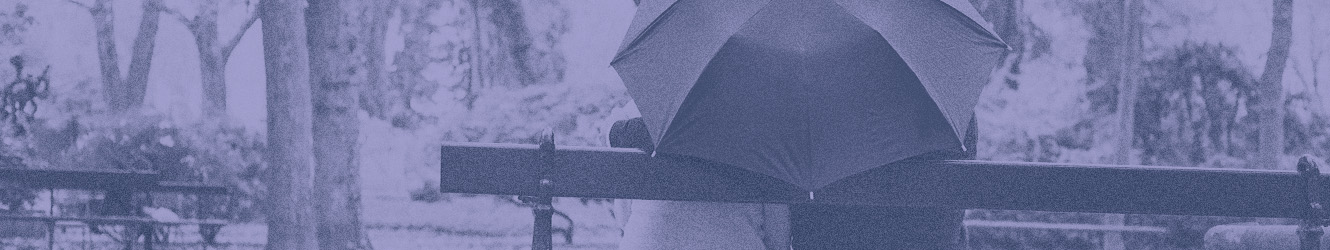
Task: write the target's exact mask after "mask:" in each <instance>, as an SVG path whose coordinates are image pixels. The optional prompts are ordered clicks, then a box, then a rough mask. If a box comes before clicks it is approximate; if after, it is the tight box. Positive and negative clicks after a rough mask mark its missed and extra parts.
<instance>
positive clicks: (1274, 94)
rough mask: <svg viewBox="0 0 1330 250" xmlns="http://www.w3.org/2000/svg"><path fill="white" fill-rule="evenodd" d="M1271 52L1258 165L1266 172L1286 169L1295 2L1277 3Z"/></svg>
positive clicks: (1263, 81)
mask: <svg viewBox="0 0 1330 250" xmlns="http://www.w3.org/2000/svg"><path fill="white" fill-rule="evenodd" d="M1273 16H1274V17H1273V18H1271V19H1272V25H1273V29H1272V31H1271V32H1270V50H1269V51H1268V52H1266V59H1265V60H1266V61H1265V70H1264V71H1262V72H1261V87H1260V89H1259V91H1260V100H1261V103H1260V106H1261V109H1260V110H1261V112H1259V113H1258V114H1260V118H1261V143H1260V145H1261V146H1260V152H1259V153H1258V154H1257V157H1256V161H1255V164H1256V165H1257V166H1262V168H1266V169H1283V166H1282V164H1280V163H1281V162H1280V156H1281V155H1283V154H1284V86H1283V83H1282V81H1283V78H1284V68H1285V67H1284V66H1285V64H1287V63H1288V49H1289V45H1290V44H1291V43H1292V42H1293V0H1274V15H1273Z"/></svg>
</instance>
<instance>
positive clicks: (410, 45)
mask: <svg viewBox="0 0 1330 250" xmlns="http://www.w3.org/2000/svg"><path fill="white" fill-rule="evenodd" d="M400 7H401V16H402V24H401V28H399V29H400V32H401V33H402V50H401V51H398V52H397V53H396V54H394V55H393V66H396V69H395V70H394V71H393V72H392V73H389V74H388V75H387V77H388V82H385V86H387V87H386V88H385V89H383V90H382V91H381V92H379V93H378V95H379V96H380V98H378V100H380V102H382V103H383V104H384V105H385V106H383V107H386V109H384V111H385V113H384V116H390V119H392V124H393V127H398V128H410V127H414V126H415V125H416V123H417V122H419V120H418V116H417V115H416V114H415V111H414V110H412V109H411V99H412V98H413V97H416V96H420V95H422V94H426V95H428V94H433V93H432V92H433V91H432V90H434V89H435V88H437V86H438V83H435V82H432V81H430V80H428V79H426V78H425V76H424V72H425V69H426V68H427V67H428V66H429V63H430V61H431V60H434V58H432V57H431V55H430V51H431V43H430V39H429V38H430V35H431V34H432V33H433V32H436V30H437V29H438V28H439V27H438V26H436V25H434V24H433V23H431V19H430V18H431V17H433V16H434V13H435V12H437V11H438V9H439V8H440V7H441V4H439V3H438V2H435V1H428V0H403V1H402V2H401V6H400ZM473 58H474V56H473Z"/></svg>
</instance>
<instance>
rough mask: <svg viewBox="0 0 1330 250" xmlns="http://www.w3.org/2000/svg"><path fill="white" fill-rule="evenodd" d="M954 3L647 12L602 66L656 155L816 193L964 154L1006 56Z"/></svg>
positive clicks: (666, 3)
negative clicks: (912, 160) (633, 107)
mask: <svg viewBox="0 0 1330 250" xmlns="http://www.w3.org/2000/svg"><path fill="white" fill-rule="evenodd" d="M985 23H986V22H984V21H983V20H982V19H981V18H979V16H978V14H977V13H976V12H975V11H974V9H973V7H971V6H970V5H969V4H968V3H967V2H964V0H729V1H712V0H661V1H645V2H644V3H642V5H641V6H640V7H639V9H638V12H637V16H636V17H635V19H634V20H633V23H632V24H631V25H630V26H629V33H628V36H627V38H625V41H624V45H623V46H622V47H621V48H620V51H619V54H618V55H617V56H616V57H615V59H614V60H613V62H612V63H611V64H612V65H613V66H614V68H615V69H616V70H617V71H618V73H619V75H620V77H622V78H623V80H624V84H625V85H626V86H627V87H628V91H629V94H630V95H632V97H633V99H634V100H635V101H636V102H637V105H638V108H639V109H640V111H641V113H642V117H643V119H644V120H645V122H646V124H647V128H648V131H649V132H650V133H651V138H652V141H653V142H655V144H656V145H657V146H656V152H658V153H666V154H676V155H684V156H692V157H697V158H702V159H706V160H711V161H716V162H720V163H724V164H728V165H731V166H736V167H740V168H743V169H747V170H750V171H753V172H757V173H761V174H765V175H769V176H772V177H775V178H778V179H781V180H784V181H787V182H789V183H791V184H793V185H795V186H797V187H799V188H802V189H804V190H808V191H814V190H817V189H819V188H821V187H824V186H826V185H828V184H831V183H832V182H835V181H836V180H839V179H842V178H844V177H847V176H850V175H854V174H857V173H860V172H863V171H866V170H868V169H872V168H875V167H878V166H882V165H884V164H887V163H891V162H894V161H898V160H901V159H904V158H908V157H911V156H915V155H919V154H922V153H927V152H930V151H936V150H944V149H960V148H961V142H960V138H963V135H964V134H965V132H966V129H968V127H967V126H965V125H967V123H968V122H969V120H970V118H971V117H970V116H971V115H972V111H973V108H974V105H975V103H976V102H977V99H978V97H979V92H980V90H981V89H982V87H983V85H984V84H986V83H987V82H988V78H989V74H990V73H991V71H992V69H993V68H994V67H995V66H996V65H997V63H998V58H999V57H1000V56H1001V55H1002V53H1004V52H1005V49H1006V46H1005V45H1004V44H1003V43H1002V41H1001V40H999V39H998V38H997V37H996V36H995V35H993V33H992V32H990V30H991V29H990V28H988V27H987V26H985V25H984V24H985Z"/></svg>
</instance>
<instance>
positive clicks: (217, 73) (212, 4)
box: [168, 0, 259, 117]
mask: <svg viewBox="0 0 1330 250" xmlns="http://www.w3.org/2000/svg"><path fill="white" fill-rule="evenodd" d="M219 8H221V3H219V2H218V0H206V1H204V2H203V3H201V4H200V5H199V9H198V13H197V14H196V15H195V16H194V17H193V18H190V17H186V16H185V15H183V14H180V12H176V11H170V10H168V11H170V12H171V13H172V14H175V16H176V19H178V20H179V21H180V23H183V24H185V27H186V28H189V32H190V33H191V34H192V35H194V44H195V47H196V48H197V49H198V52H199V75H200V77H201V80H202V83H203V114H204V115H205V116H208V117H220V116H225V115H226V63H227V61H228V60H229V59H230V58H231V51H233V50H235V48H236V45H237V44H240V39H241V38H243V37H244V36H245V32H246V31H248V30H249V27H250V26H253V25H254V23H255V22H257V21H258V18H259V15H258V13H250V14H249V16H248V17H246V18H245V21H244V23H242V24H241V25H240V30H237V31H236V32H235V33H234V34H232V35H230V36H228V38H227V40H225V41H222V40H220V39H221V35H220V32H219V31H218V29H217V12H218V9H219Z"/></svg>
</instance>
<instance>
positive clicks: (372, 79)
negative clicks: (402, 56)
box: [360, 0, 402, 120]
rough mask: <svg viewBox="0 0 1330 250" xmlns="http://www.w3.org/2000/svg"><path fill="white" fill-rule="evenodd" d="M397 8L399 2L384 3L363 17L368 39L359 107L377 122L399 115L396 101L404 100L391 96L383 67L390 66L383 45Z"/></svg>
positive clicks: (366, 39)
mask: <svg viewBox="0 0 1330 250" xmlns="http://www.w3.org/2000/svg"><path fill="white" fill-rule="evenodd" d="M396 6H397V1H396V0H390V1H384V2H383V3H382V4H375V5H372V6H369V7H368V8H369V10H368V11H369V15H368V17H365V18H362V20H361V21H362V23H361V25H362V26H363V27H364V28H363V29H361V36H363V37H365V41H364V44H365V77H366V79H365V85H363V86H361V88H360V108H361V109H364V110H365V112H366V113H369V116H370V117H374V118H377V119H384V120H386V119H388V117H390V116H392V114H393V113H396V112H395V111H394V110H395V109H400V108H395V107H394V106H399V105H395V103H394V102H400V101H402V100H401V99H402V98H400V97H389V95H388V92H389V91H390V90H391V88H390V87H389V86H387V85H386V84H388V82H389V81H388V76H387V74H384V65H387V58H386V56H384V54H383V53H384V48H383V43H384V40H385V39H387V35H388V18H390V17H391V16H392V13H393V9H394V8H395V7H396Z"/></svg>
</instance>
